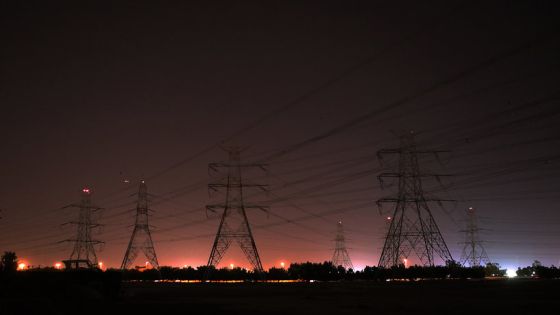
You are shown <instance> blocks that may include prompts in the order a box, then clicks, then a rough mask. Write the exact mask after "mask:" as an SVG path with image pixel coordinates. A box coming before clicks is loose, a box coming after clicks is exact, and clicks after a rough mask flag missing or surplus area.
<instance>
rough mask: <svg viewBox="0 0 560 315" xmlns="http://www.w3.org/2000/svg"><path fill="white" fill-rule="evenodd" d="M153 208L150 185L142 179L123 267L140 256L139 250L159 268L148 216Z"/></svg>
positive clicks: (153, 265) (125, 267) (150, 262)
mask: <svg viewBox="0 0 560 315" xmlns="http://www.w3.org/2000/svg"><path fill="white" fill-rule="evenodd" d="M150 211H151V209H150V208H149V207H148V186H147V185H146V182H145V181H143V180H142V181H140V186H139V188H138V203H137V205H136V221H135V223H134V230H133V231H132V236H131V237H130V242H129V243H128V247H127V249H126V253H125V254H124V258H123V261H122V264H121V269H128V268H130V265H132V263H133V262H134V260H135V259H136V257H137V256H138V251H139V250H141V251H142V252H143V253H144V256H145V257H146V259H147V261H148V263H149V264H150V265H151V266H152V267H153V268H155V269H159V263H158V259H157V255H156V250H155V249H154V243H153V241H152V235H151V233H150V224H149V223H148V218H149V216H150V214H149V212H150Z"/></svg>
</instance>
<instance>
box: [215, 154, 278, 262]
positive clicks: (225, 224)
mask: <svg viewBox="0 0 560 315" xmlns="http://www.w3.org/2000/svg"><path fill="white" fill-rule="evenodd" d="M226 151H227V152H228V154H229V162H228V163H210V164H209V165H208V169H209V172H214V173H218V174H219V173H220V169H225V170H226V171H227V174H226V175H225V176H222V177H221V178H220V179H219V180H218V181H217V182H214V183H210V184H209V185H208V189H209V191H219V190H224V189H225V194H226V198H225V203H223V204H214V205H208V206H207V207H206V208H207V209H208V210H209V211H212V212H216V210H223V213H222V218H221V221H220V225H219V227H218V232H217V233H216V238H215V240H214V245H213V246H212V251H211V252H210V257H209V258H208V264H207V265H208V267H210V266H214V267H215V266H217V265H218V264H219V262H220V261H221V260H222V258H223V257H224V254H225V253H226V251H227V250H228V248H229V247H230V245H231V243H232V242H233V241H235V242H237V244H238V245H239V246H240V247H241V250H242V251H243V253H244V254H245V256H246V257H247V260H249V263H250V264H251V266H252V267H253V270H255V271H257V272H262V271H264V269H263V267H262V263H261V258H260V256H259V252H258V250H257V245H256V244H255V239H254V238H253V233H252V232H251V226H250V225H249V220H248V219H247V214H246V212H245V210H246V209H250V208H258V209H261V210H264V211H266V210H267V207H265V206H261V205H253V204H247V203H245V201H244V200H243V193H244V189H246V188H259V189H261V190H263V191H267V189H268V185H262V184H254V183H248V182H243V180H242V178H241V170H242V169H248V168H260V169H262V170H264V171H266V168H265V167H266V165H265V164H257V163H254V164H241V161H240V153H241V151H242V150H241V149H240V148H237V147H232V148H227V149H226ZM222 172H223V171H222Z"/></svg>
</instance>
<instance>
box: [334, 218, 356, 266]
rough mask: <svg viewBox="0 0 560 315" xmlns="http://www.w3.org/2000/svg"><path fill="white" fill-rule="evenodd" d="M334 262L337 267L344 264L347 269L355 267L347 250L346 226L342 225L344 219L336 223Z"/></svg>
mask: <svg viewBox="0 0 560 315" xmlns="http://www.w3.org/2000/svg"><path fill="white" fill-rule="evenodd" d="M332 263H333V265H335V266H336V267H338V266H342V267H344V268H345V269H354V265H352V260H351V259H350V255H348V251H347V250H346V239H345V238H344V228H343V227H342V221H338V223H337V225H336V238H335V248H334V254H333V257H332Z"/></svg>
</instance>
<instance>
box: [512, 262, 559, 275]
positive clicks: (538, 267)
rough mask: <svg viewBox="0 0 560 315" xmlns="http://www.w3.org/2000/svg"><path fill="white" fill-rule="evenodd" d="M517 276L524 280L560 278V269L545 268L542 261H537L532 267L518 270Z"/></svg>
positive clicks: (553, 267)
mask: <svg viewBox="0 0 560 315" xmlns="http://www.w3.org/2000/svg"><path fill="white" fill-rule="evenodd" d="M517 276H518V277H523V278H543V279H556V278H560V268H557V267H555V266H551V267H545V266H543V265H542V264H541V262H540V261H538V260H535V261H534V262H533V264H532V265H531V266H527V267H525V268H518V269H517Z"/></svg>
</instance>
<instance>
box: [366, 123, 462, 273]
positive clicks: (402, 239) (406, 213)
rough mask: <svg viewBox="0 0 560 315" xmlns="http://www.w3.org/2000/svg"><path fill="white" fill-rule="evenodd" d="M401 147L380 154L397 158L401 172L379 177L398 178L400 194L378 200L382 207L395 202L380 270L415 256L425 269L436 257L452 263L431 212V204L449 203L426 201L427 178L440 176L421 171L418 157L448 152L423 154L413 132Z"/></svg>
mask: <svg viewBox="0 0 560 315" xmlns="http://www.w3.org/2000/svg"><path fill="white" fill-rule="evenodd" d="M400 141H401V143H400V147H399V148H397V149H384V150H380V151H378V152H377V155H378V157H379V159H380V160H381V161H382V160H383V157H384V156H385V155H388V154H394V155H396V156H397V157H398V171H397V172H388V173H382V174H380V175H379V176H378V178H379V180H380V182H381V184H382V185H383V180H384V179H385V178H395V179H398V195H397V196H396V197H392V198H382V199H379V200H378V201H377V204H378V205H379V207H380V208H381V205H382V204H383V203H393V204H394V205H395V206H394V210H393V213H392V215H391V220H390V226H389V231H388V232H387V236H386V237H385V242H384V245H383V250H382V252H381V257H380V258H379V266H380V267H392V266H398V265H402V264H404V261H405V259H406V261H409V259H408V258H409V256H410V255H411V254H412V253H414V254H416V256H417V257H418V259H419V262H420V263H421V264H422V265H424V266H433V265H434V264H435V257H436V255H437V256H439V257H440V258H441V259H442V260H443V261H444V262H445V263H447V262H449V261H453V258H452V257H451V253H450V252H449V249H448V248H447V245H446V244H445V241H444V239H443V236H442V235H441V232H440V230H439V228H438V226H437V224H436V221H435V219H434V217H433V215H432V211H431V210H430V207H429V203H430V202H434V201H435V202H442V201H450V200H442V199H433V198H426V196H425V192H424V191H423V189H422V180H423V179H424V178H436V179H439V178H440V177H442V176H449V175H441V174H427V173H423V172H422V171H421V170H420V165H419V162H418V156H419V155H423V154H433V155H435V156H436V157H437V154H438V153H440V152H445V151H420V150H418V149H417V148H416V144H415V142H414V133H413V132H410V133H409V134H407V135H405V136H402V137H401V139H400Z"/></svg>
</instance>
